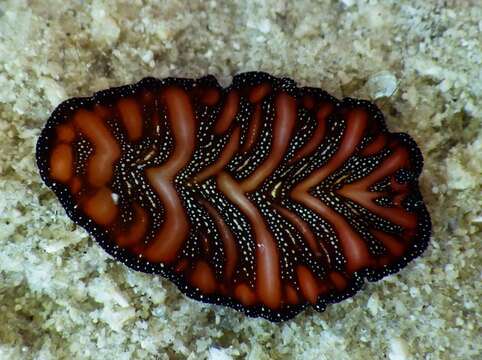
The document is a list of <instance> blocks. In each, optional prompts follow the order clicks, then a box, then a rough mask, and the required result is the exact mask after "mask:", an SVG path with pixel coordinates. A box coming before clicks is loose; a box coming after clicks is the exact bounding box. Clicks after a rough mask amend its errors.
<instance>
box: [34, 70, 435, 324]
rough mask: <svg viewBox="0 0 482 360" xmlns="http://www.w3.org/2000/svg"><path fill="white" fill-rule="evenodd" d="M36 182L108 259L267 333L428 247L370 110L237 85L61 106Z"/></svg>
mask: <svg viewBox="0 0 482 360" xmlns="http://www.w3.org/2000/svg"><path fill="white" fill-rule="evenodd" d="M36 156H37V164H38V167H39V170H40V175H41V177H42V179H43V180H44V182H45V183H46V184H47V185H48V186H49V187H50V188H51V189H52V190H53V191H54V192H55V194H56V195H57V197H58V198H59V200H60V202H61V203H62V205H63V206H64V208H65V210H66V212H67V214H68V215H69V216H70V218H71V219H72V220H73V221H74V222H75V223H77V224H79V225H81V226H82V227H84V228H85V229H86V230H87V231H88V232H89V233H90V234H91V235H92V236H93V237H94V238H95V239H96V240H97V242H98V243H99V244H100V245H101V246H102V247H103V248H104V249H105V250H106V251H107V252H108V253H109V254H110V255H112V256H113V257H114V258H116V259H117V260H119V261H121V262H122V263H124V264H126V265H127V266H129V267H131V268H133V269H135V270H138V271H143V272H146V273H153V274H160V275H162V276H164V277H166V278H168V279H170V280H171V281H172V282H174V283H175V284H176V285H177V286H178V288H179V289H180V290H181V291H182V292H183V293H184V294H186V295H187V296H189V297H191V298H194V299H197V300H201V301H203V302H208V303H214V304H221V305H226V306H230V307H232V308H234V309H237V310H240V311H243V312H244V313H246V314H247V315H249V316H261V317H264V318H267V319H269V320H271V321H281V320H286V319H289V318H291V317H293V316H295V315H296V314H298V313H299V312H300V311H301V310H302V309H303V308H305V307H306V306H307V305H312V306H313V308H315V309H316V310H318V311H323V310H324V309H325V307H326V305H327V304H329V303H333V302H338V301H341V300H342V299H345V298H347V297H350V296H352V295H354V294H355V292H357V290H358V289H360V287H361V286H362V284H363V283H364V280H365V279H368V280H369V281H376V280H378V279H380V278H382V277H384V276H386V275H388V274H391V273H394V272H397V271H398V270H400V269H401V268H403V267H404V266H405V265H406V264H407V263H408V262H409V261H410V260H412V259H413V258H415V257H416V256H418V255H420V254H421V253H422V252H423V250H424V249H425V248H426V246H427V243H428V240H429V237H430V233H431V222H430V217H429V214H428V212H427V209H426V207H425V205H424V203H423V200H422V196H421V194H420V191H419V188H418V177H419V175H420V172H421V170H422V166H423V159H422V155H421V152H420V150H419V149H418V147H417V145H416V144H415V142H414V141H413V140H412V139H411V138H410V137H409V136H408V135H407V134H403V133H390V132H388V130H387V128H386V126H385V121H384V118H383V115H382V114H381V112H380V111H379V110H378V108H377V107H376V106H375V105H373V104H371V103H370V102H367V101H362V100H355V99H351V98H345V99H343V100H341V101H339V100H337V99H335V98H334V97H332V96H330V95H329V94H327V93H326V92H324V91H323V90H321V89H318V88H310V87H297V86H296V83H295V82H294V81H293V80H290V79H288V78H276V77H273V76H271V75H269V74H266V73H261V72H249V73H243V74H239V75H237V76H235V77H234V79H233V83H232V85H230V86H229V87H227V88H222V87H221V86H220V85H219V84H218V82H217V80H216V79H215V78H214V77H213V76H206V77H203V78H200V79H197V80H193V79H183V78H167V79H163V80H159V79H154V78H146V79H143V80H142V81H140V82H138V83H137V84H134V85H127V86H123V87H118V88H112V89H109V90H105V91H101V92H98V93H96V94H94V95H93V96H92V97H88V98H73V99H70V100H67V101H65V102H63V103H62V104H60V105H59V106H58V108H57V109H56V110H55V111H54V112H53V114H52V116H51V117H50V118H49V120H48V122H47V124H46V126H45V128H44V129H43V131H42V133H41V135H40V138H39V140H38V143H37V154H36Z"/></svg>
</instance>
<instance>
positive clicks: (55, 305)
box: [0, 0, 482, 360]
mask: <svg viewBox="0 0 482 360" xmlns="http://www.w3.org/2000/svg"><path fill="white" fill-rule="evenodd" d="M477 4H479V5H477ZM442 5H445V8H443V7H442ZM481 39H482V7H481V6H480V2H479V1H476V0H474V1H462V0H460V1H435V0H430V1H418V0H404V1H395V0H394V1H381V0H379V1H376V0H371V1H355V0H343V1H311V0H303V1H296V2H295V1H283V0H265V1H253V0H249V1H229V2H228V1H204V0H196V1H189V2H188V1H162V4H154V1H147V0H144V1H141V0H135V1H127V0H122V1H113V0H112V1H110V0H106V1H79V0H76V1H63V0H51V1H47V0H45V1H43V0H35V1H26V0H6V1H1V2H0V359H61V358H67V359H73V358H75V359H89V358H97V359H98V358H106V359H136V358H152V359H154V358H156V359H184V358H187V359H205V358H208V359H217V360H224V359H251V360H255V359H390V360H400V359H480V357H481V356H482V355H481V344H482V341H481V331H482V329H481V323H482V321H481V313H482V311H481V301H480V299H481V296H482V288H481V286H480V284H481V268H482V261H481V259H482V257H481V253H482V196H481V193H482V185H481V182H482V180H481V179H482V70H481V69H482V45H481ZM248 70H263V71H268V72H270V73H273V74H275V75H277V76H283V75H284V76H289V77H292V78H294V79H296V80H297V81H298V83H299V84H300V85H310V86H319V87H322V88H324V89H325V90H327V91H329V92H331V93H332V94H333V95H335V96H337V97H339V98H340V97H343V96H353V97H361V98H366V99H371V100H373V101H375V102H376V103H377V104H378V105H379V106H380V107H381V109H382V111H383V112H384V113H385V114H386V116H387V123H388V126H389V128H390V129H391V130H392V131H404V132H408V133H410V134H411V135H412V136H413V137H414V138H415V140H416V141H417V142H418V143H419V145H420V147H421V149H422V152H423V153H424V156H425V160H426V164H425V168H424V172H423V175H422V177H421V186H422V192H423V194H424V196H425V199H426V201H427V204H428V207H429V210H430V212H431V215H432V220H433V225H434V228H433V230H434V231H433V238H432V241H431V244H430V246H429V248H428V250H427V251H426V252H425V254H424V256H423V257H421V258H419V259H417V260H415V261H414V262H412V263H411V264H410V265H409V266H408V267H407V268H406V269H404V270H403V271H402V272H400V273H399V274H397V275H394V276H391V277H388V278H386V279H385V280H383V281H381V282H378V283H374V284H373V283H371V284H368V285H367V286H366V287H365V289H364V290H363V291H361V292H360V293H359V294H358V295H357V296H355V297H354V298H353V299H350V300H348V301H344V302H342V303H340V304H337V305H332V306H330V307H329V308H328V310H327V311H326V312H324V313H322V314H320V313H316V312H313V311H311V310H309V311H305V312H304V313H303V314H301V315H300V316H298V317H297V318H295V319H294V320H292V321H288V322H285V323H282V324H278V325H277V324H271V323H269V322H267V321H264V320H257V319H250V318H246V317H245V316H244V315H242V314H240V313H237V312H235V311H233V310H230V309H225V308H222V307H215V306H210V305H203V304H201V303H198V302H195V301H191V300H189V299H187V298H185V297H184V296H182V295H181V294H180V292H179V291H178V290H177V289H176V288H175V286H173V285H172V284H170V283H169V282H167V281H165V280H162V279H159V278H155V277H152V276H149V275H144V274H140V273H135V272H133V271H131V270H128V269H127V268H126V267H124V266H122V265H120V264H118V263H117V262H116V261H114V260H113V259H111V258H108V257H107V256H106V255H105V254H104V253H103V251H102V250H101V249H100V248H99V247H98V246H97V245H96V244H95V242H93V241H92V239H90V238H89V236H88V235H87V233H86V232H85V231H84V230H83V229H81V228H78V227H75V226H74V225H73V224H72V222H71V221H70V220H69V219H68V218H67V216H66V215H65V213H64V211H63V209H62V207H61V206H60V204H59V202H58V201H57V200H56V199H55V197H54V195H53V193H52V192H50V191H49V190H48V189H47V188H46V187H45V186H44V185H43V184H42V182H41V180H40V178H39V176H38V174H37V169H36V166H35V162H34V146H35V142H36V138H37V136H38V134H39V131H40V129H41V127H42V126H43V124H44V123H45V120H46V119H47V118H48V116H49V114H50V112H51V111H52V110H53V109H54V107H55V106H57V105H58V104H59V103H60V102H61V101H63V100H65V99H67V98H69V97H73V96H79V95H82V96H87V95H90V94H91V93H92V92H94V91H96V90H100V89H104V88H108V87H111V86H116V85H122V84H127V83H130V82H134V81H137V80H139V79H141V78H142V77H144V76H148V75H149V76H156V77H166V76H188V77H198V76H201V75H205V74H207V73H212V74H214V75H216V76H217V77H218V78H219V79H221V80H222V81H223V83H224V84H228V83H229V82H230V76H231V75H232V74H234V73H237V72H241V71H248Z"/></svg>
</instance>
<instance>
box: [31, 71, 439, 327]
mask: <svg viewBox="0 0 482 360" xmlns="http://www.w3.org/2000/svg"><path fill="white" fill-rule="evenodd" d="M266 80H268V81H270V82H271V83H272V85H273V89H274V90H280V89H283V90H284V91H287V92H288V93H290V95H292V96H295V97H296V98H300V97H302V96H303V95H305V94H310V95H314V96H315V97H318V98H319V99H326V100H329V101H331V102H332V103H334V104H335V106H337V107H340V106H348V107H351V106H362V107H364V108H365V109H366V110H367V111H368V112H369V113H370V114H371V115H372V116H374V117H376V118H377V119H378V120H379V121H380V123H381V124H382V126H383V130H382V131H387V130H386V125H385V120H384V116H383V114H382V113H381V111H380V110H379V109H378V108H377V107H376V106H375V105H374V104H372V103H370V102H369V101H365V100H357V99H352V98H344V99H343V100H341V101H339V100H337V99H336V98H334V97H332V96H331V95H329V94H328V93H326V92H325V91H323V90H322V89H320V88H314V87H297V84H296V82H294V81H293V80H291V79H289V78H277V77H274V76H271V75H270V74H268V73H265V72H246V73H240V74H238V75H235V76H234V77H233V81H232V83H231V85H230V86H228V87H226V88H222V87H221V85H219V83H218V81H217V79H216V78H215V77H214V76H212V75H207V76H204V77H201V78H199V79H197V80H194V79H187V78H175V77H169V78H165V79H162V80H161V79H156V78H152V77H148V78H144V79H142V80H141V81H139V82H137V83H135V84H131V85H125V86H121V87H114V88H110V89H107V90H102V91H99V92H96V93H94V95H93V96H91V97H78V98H71V99H68V100H66V101H64V102H62V103H61V104H60V105H59V106H58V107H57V108H56V109H55V110H54V112H53V113H52V115H51V116H50V118H49V119H48V121H47V123H46V125H45V127H44V128H43V129H42V132H41V134H40V137H39V139H38V142H37V146H36V161H37V166H38V168H39V173H40V176H41V178H42V180H43V181H44V183H45V184H46V185H47V186H48V187H49V188H50V189H52V190H53V192H54V193H55V195H56V196H57V198H58V199H59V201H60V203H61V204H62V206H63V207H64V209H65V211H66V213H67V215H68V216H69V217H70V219H72V221H73V222H74V223H76V224H77V225H80V226H82V227H83V228H84V229H85V230H87V232H88V233H89V234H90V235H91V236H92V237H93V238H94V239H95V240H96V242H97V243H98V244H100V246H101V247H102V248H103V249H104V250H105V251H106V252H107V253H108V254H109V255H111V256H112V257H114V258H115V259H116V260H118V261H120V262H122V263H123V264H124V265H127V266H128V267H130V268H132V269H134V270H137V271H141V272H145V273H150V274H158V275H161V276H163V277H165V278H167V279H169V280H170V281H171V282H173V283H174V284H175V285H176V286H177V287H178V288H179V290H180V291H181V292H182V293H183V294H185V295H187V296H188V297H190V298H192V299H195V300H199V301H202V302H205V303H211V304H216V305H224V306H229V307H231V308H233V309H235V310H238V311H241V312H243V313H245V314H246V315H248V316H251V317H263V318H265V319H268V320H270V321H273V322H279V321H284V320H288V319H291V318H293V317H294V316H296V315H297V314H299V313H300V312H301V311H302V310H303V309H305V308H306V307H307V306H308V305H310V304H308V303H304V304H302V305H296V306H286V307H285V308H284V309H283V311H281V312H278V311H272V310H270V309H269V308H266V307H263V306H256V307H251V308H247V307H244V306H242V305H241V304H240V303H237V302H234V301H232V300H230V299H225V298H222V297H219V296H206V295H203V294H201V293H200V292H199V291H197V290H195V289H193V288H192V287H191V286H189V285H188V284H186V283H185V282H184V281H183V280H182V278H180V277H178V276H176V274H175V273H173V272H172V271H170V270H169V269H168V267H164V266H163V264H150V263H142V262H141V261H139V258H137V257H134V256H132V255H131V254H130V253H129V252H128V251H127V250H125V249H122V248H119V247H118V246H116V245H114V244H112V243H110V242H109V240H108V238H107V237H106V233H107V231H105V230H102V228H100V227H99V226H96V225H95V224H94V223H93V222H92V221H91V220H90V219H88V218H87V217H86V216H84V215H83V214H82V213H81V212H80V211H79V210H78V207H77V206H76V203H75V201H74V199H73V197H72V196H71V195H70V192H69V191H68V189H67V187H66V186H65V185H62V184H59V183H56V182H54V181H52V180H50V178H49V177H48V158H47V156H45V154H47V153H48V149H49V146H50V143H51V141H52V136H53V133H54V132H53V129H54V128H55V126H56V125H58V124H59V123H62V122H63V121H65V120H66V119H68V118H69V117H70V116H71V114H72V113H73V112H74V111H76V110H77V109H79V108H81V107H87V108H91V107H92V106H94V105H96V104H104V103H105V102H113V101H115V100H117V99H119V98H122V97H124V96H129V95H133V94H136V93H137V91H140V90H145V89H152V90H155V89H159V88H160V87H162V86H166V85H177V86H181V87H183V88H186V89H189V88H192V87H193V86H211V87H216V88H218V89H219V90H221V91H222V92H223V93H227V92H229V91H230V90H231V89H235V88H239V87H241V86H246V85H256V84H259V83H261V82H262V81H266ZM392 134H394V135H396V136H398V137H399V139H400V140H401V141H402V142H403V143H405V144H406V145H407V148H408V149H409V152H410V158H411V160H412V161H413V163H414V164H415V170H414V171H415V173H416V179H415V180H414V181H413V186H416V188H415V190H414V191H415V201H414V204H415V206H414V207H415V208H414V212H416V213H417V216H419V219H420V221H419V223H418V227H417V235H416V237H415V238H416V239H418V240H417V241H414V243H413V244H412V246H411V248H410V250H409V251H407V254H406V255H405V256H403V257H402V258H400V259H399V260H398V261H397V262H396V263H393V264H391V265H389V266H386V267H385V268H383V269H382V271H374V270H370V269H364V270H362V271H358V272H357V273H354V274H353V277H352V280H351V282H350V284H349V286H348V287H347V291H345V292H343V293H334V294H330V295H329V296H328V297H326V298H321V299H318V302H317V304H316V305H312V306H313V307H314V308H315V309H316V310H317V311H320V312H322V311H324V310H325V309H326V306H327V305H328V304H331V303H337V302H340V301H342V300H343V299H346V298H349V297H351V296H353V295H355V294H356V293H357V292H358V290H360V289H361V288H362V286H363V284H364V283H365V281H364V280H365V279H367V280H368V281H377V280H379V279H381V278H383V277H385V276H387V275H390V274H393V273H396V272H398V271H399V270H401V269H402V268H404V267H405V266H406V265H407V263H408V262H410V261H411V260H413V259H414V258H416V257H418V256H419V255H420V254H421V253H422V252H423V251H424V250H425V249H426V247H427V245H428V243H429V240H430V236H431V220H430V215H429V213H428V211H427V208H426V206H425V204H424V202H423V199H422V195H421V194H420V190H419V186H418V177H419V175H420V173H421V171H422V167H423V157H422V154H421V152H420V149H419V148H418V147H417V145H416V143H415V141H414V140H413V139H412V138H411V137H410V136H409V135H407V134H405V133H392Z"/></svg>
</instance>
